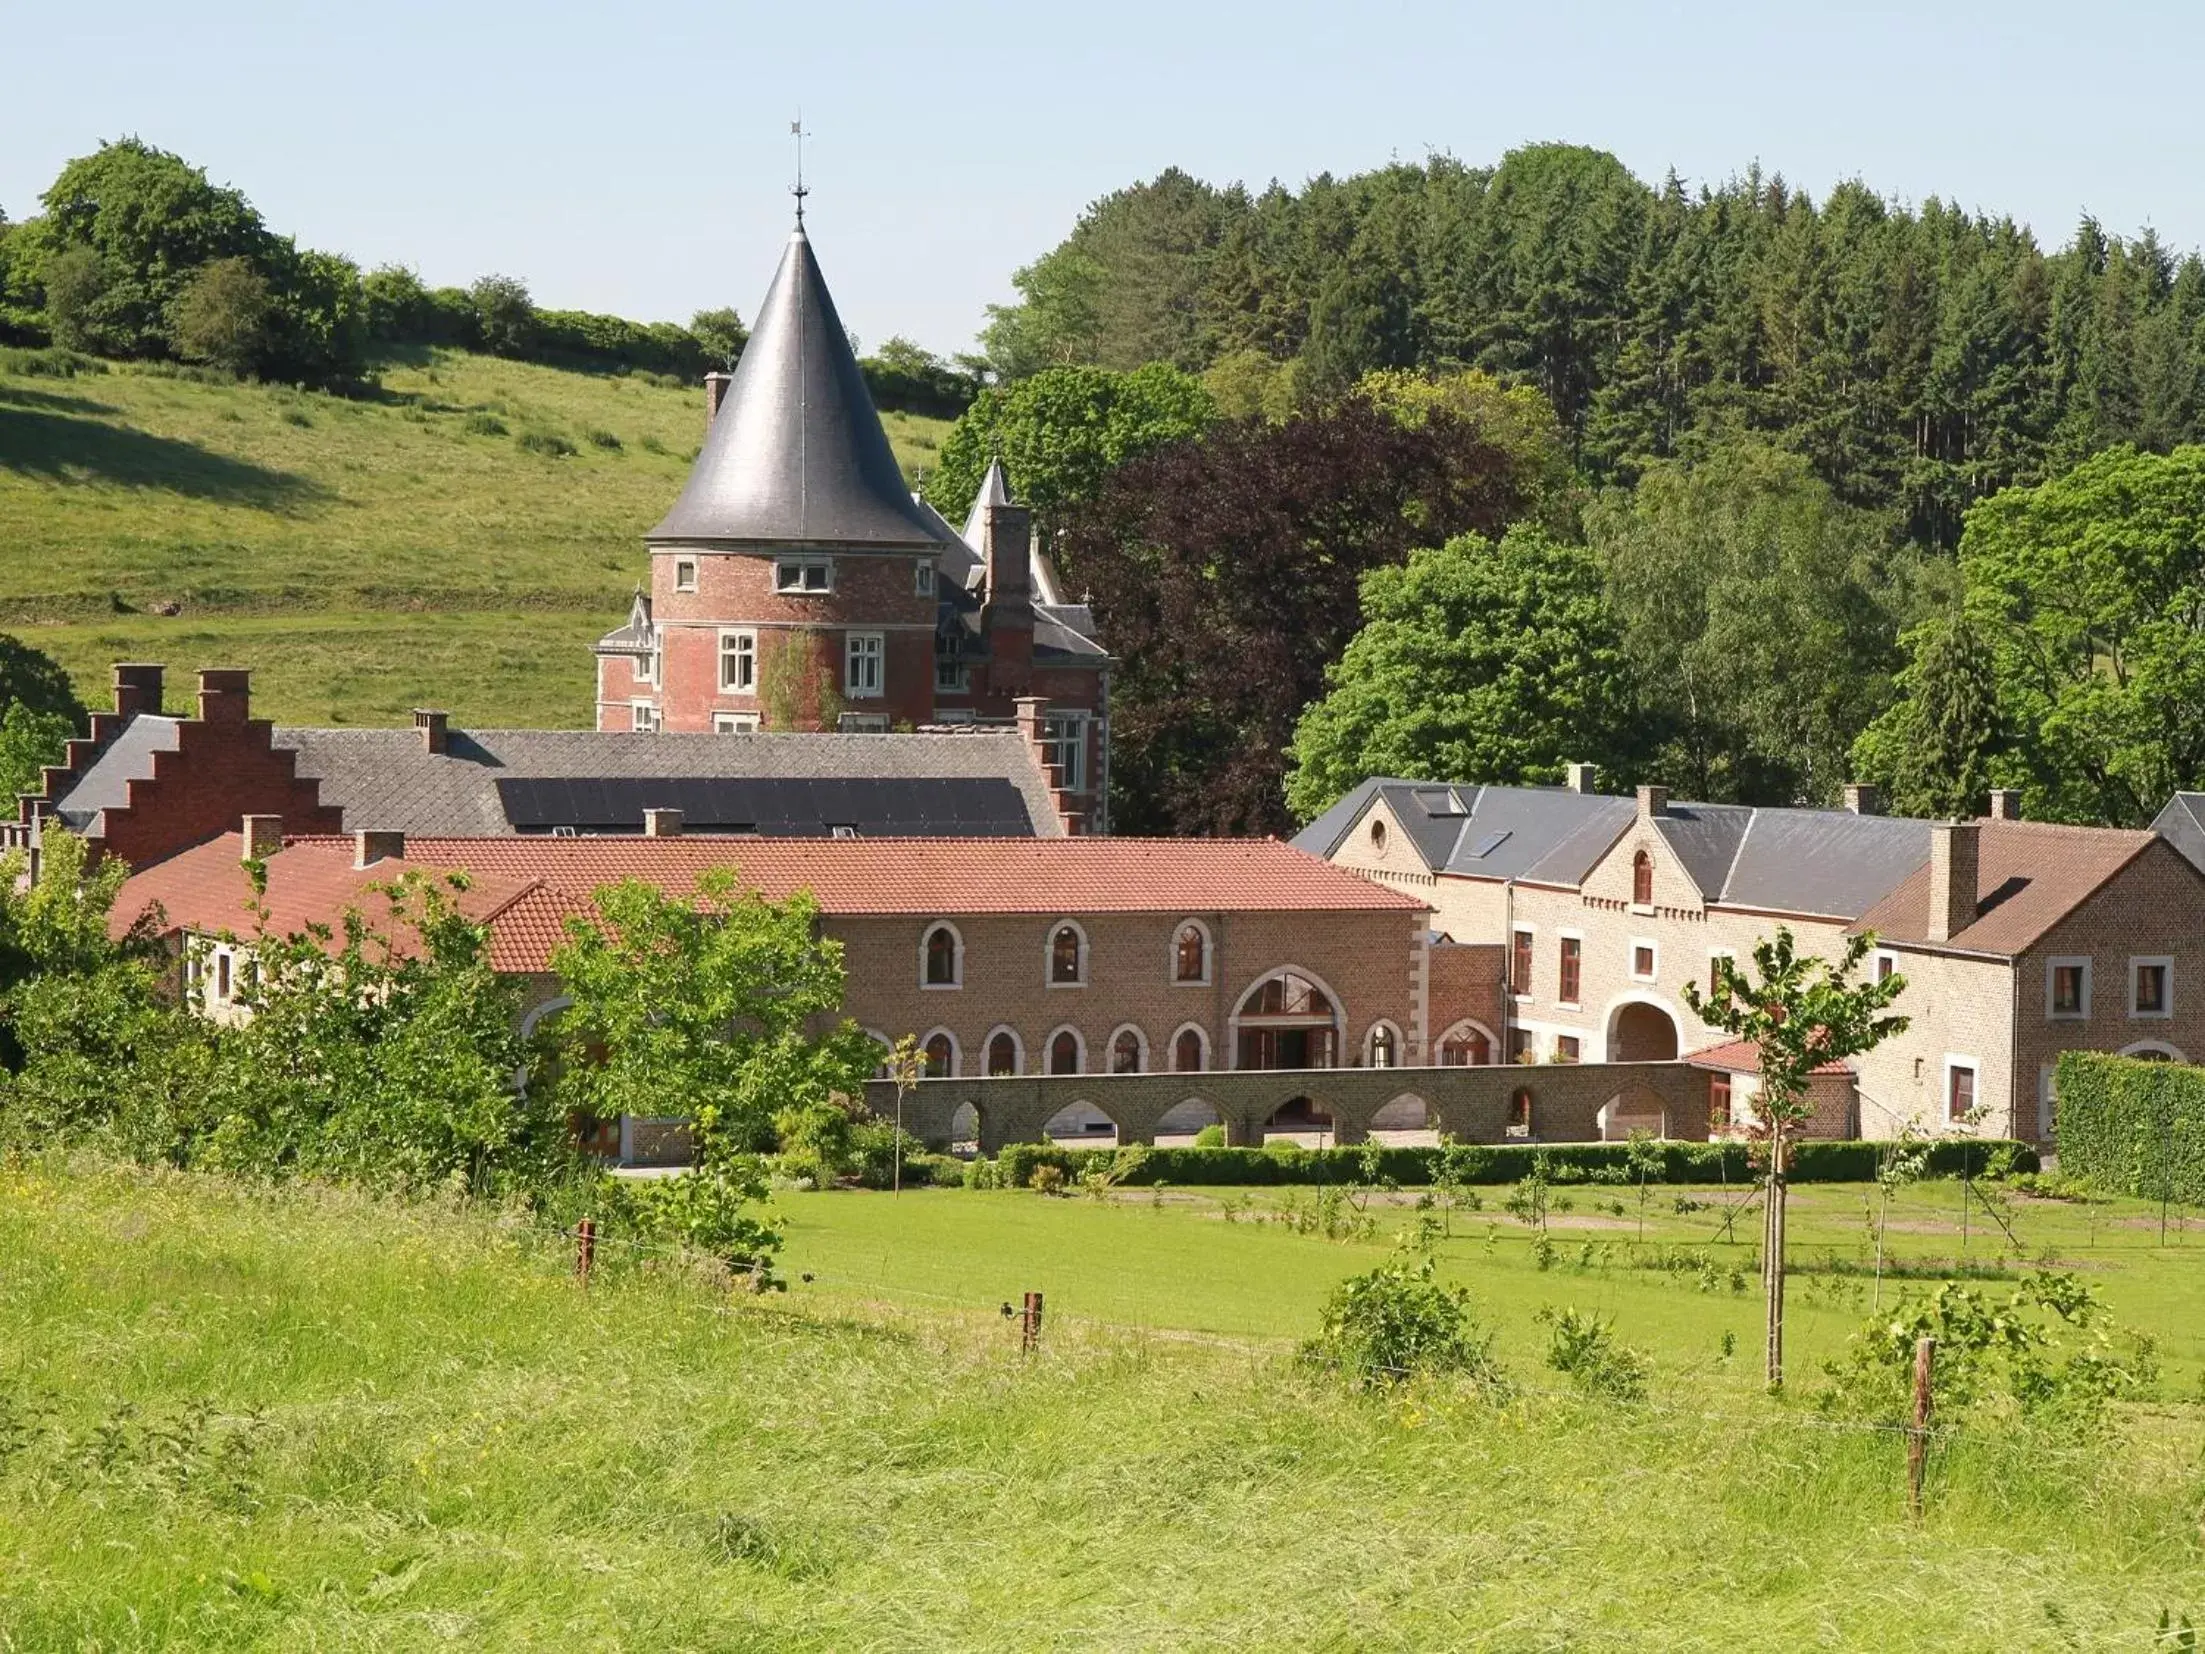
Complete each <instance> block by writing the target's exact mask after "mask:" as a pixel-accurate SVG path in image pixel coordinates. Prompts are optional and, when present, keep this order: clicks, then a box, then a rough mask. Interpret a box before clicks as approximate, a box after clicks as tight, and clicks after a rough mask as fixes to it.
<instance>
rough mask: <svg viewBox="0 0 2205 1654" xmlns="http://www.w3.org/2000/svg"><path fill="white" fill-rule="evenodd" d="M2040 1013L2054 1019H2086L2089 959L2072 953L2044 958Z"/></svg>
mask: <svg viewBox="0 0 2205 1654" xmlns="http://www.w3.org/2000/svg"><path fill="white" fill-rule="evenodd" d="M2044 1014H2045V1016H2046V1017H2047V1018H2049V1019H2050V1020H2051V1021H2054V1022H2088V1021H2089V1020H2090V960H2089V958H2088V956H2087V955H2083V954H2075V955H2072V956H2069V957H2066V958H2058V959H2047V960H2046V961H2045V962H2044Z"/></svg>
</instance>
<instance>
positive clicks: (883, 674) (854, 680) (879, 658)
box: [842, 632, 888, 701]
mask: <svg viewBox="0 0 2205 1654" xmlns="http://www.w3.org/2000/svg"><path fill="white" fill-rule="evenodd" d="M868 645H869V646H870V647H869V648H868V647H866V646H868ZM868 659H869V660H870V661H871V662H872V665H873V671H872V679H873V681H872V682H871V683H870V684H862V683H860V682H858V662H859V661H861V660H868ZM887 692H888V638H887V634H885V633H882V632H845V633H843V634H842V693H843V694H844V695H845V696H847V697H848V698H849V699H851V700H853V701H877V700H879V699H880V698H881V697H882V696H883V695H885V694H886V693H887Z"/></svg>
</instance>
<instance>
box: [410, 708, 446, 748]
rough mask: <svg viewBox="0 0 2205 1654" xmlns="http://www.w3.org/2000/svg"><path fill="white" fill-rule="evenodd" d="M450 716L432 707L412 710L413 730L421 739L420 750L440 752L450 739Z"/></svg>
mask: <svg viewBox="0 0 2205 1654" xmlns="http://www.w3.org/2000/svg"><path fill="white" fill-rule="evenodd" d="M451 721H452V715H451V714H450V713H449V712H445V711H442V710H440V709H439V708H437V707H433V706H417V707H415V708H414V709H413V730H414V733H415V734H416V735H418V736H420V737H421V750H422V751H424V752H442V751H443V750H444V748H445V746H446V744H447V742H448V741H449V739H450V733H451Z"/></svg>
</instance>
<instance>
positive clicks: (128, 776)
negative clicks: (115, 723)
mask: <svg viewBox="0 0 2205 1654" xmlns="http://www.w3.org/2000/svg"><path fill="white" fill-rule="evenodd" d="M180 722H182V720H181V719H177V718H169V717H163V716H162V715H161V714H159V713H154V712H141V713H140V714H139V715H138V716H137V717H135V718H133V719H131V720H130V722H129V723H127V724H125V725H123V727H122V733H121V734H119V735H117V736H116V737H115V739H114V740H112V741H110V742H109V743H108V744H107V748H106V750H105V751H104V752H102V753H101V754H100V755H99V756H98V757H97V758H95V759H93V760H92V762H91V764H90V765H89V766H88V767H87V768H86V770H85V771H84V773H83V774H82V775H80V776H78V777H77V779H76V783H75V785H73V786H72V787H70V789H69V790H68V791H67V792H66V793H63V794H62V795H61V799H60V802H59V803H57V804H56V805H55V807H54V814H55V815H57V816H59V817H60V818H61V824H62V825H63V826H64V827H66V828H68V829H69V831H70V832H72V833H83V832H86V831H88V830H90V828H91V826H92V824H93V822H94V821H95V820H97V819H98V817H99V813H100V811H102V810H105V809H109V808H112V807H114V806H116V805H121V804H127V803H129V802H130V783H131V782H133V781H143V780H146V779H148V778H149V777H151V776H152V774H153V755H154V754H155V753H157V752H174V751H175V750H176V748H177V734H176V726H177V725H178V724H179V723H180Z"/></svg>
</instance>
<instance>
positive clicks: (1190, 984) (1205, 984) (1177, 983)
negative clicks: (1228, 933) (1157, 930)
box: [1164, 914, 1217, 988]
mask: <svg viewBox="0 0 2205 1654" xmlns="http://www.w3.org/2000/svg"><path fill="white" fill-rule="evenodd" d="M1189 925H1192V926H1194V928H1195V929H1196V930H1199V931H1200V932H1201V933H1202V974H1201V975H1200V976H1199V977H1195V976H1181V975H1180V974H1179V933H1180V932H1181V931H1183V930H1185V929H1186V928H1187V927H1188V926H1189ZM1169 946H1170V951H1169V953H1168V954H1167V955H1166V957H1165V960H1164V974H1165V980H1166V981H1168V982H1169V983H1170V984H1171V985H1172V986H1173V987H1175V988H1209V987H1214V986H1216V983H1215V980H1214V979H1215V976H1216V970H1215V965H1216V961H1217V938H1216V937H1215V936H1213V935H1211V934H1210V927H1209V926H1208V924H1206V923H1205V922H1204V921H1202V920H1200V919H1197V918H1195V917H1194V916H1193V915H1192V914H1189V915H1188V916H1187V917H1186V918H1184V919H1181V920H1180V921H1179V922H1178V923H1177V924H1176V925H1173V926H1172V927H1171V941H1170V944H1169Z"/></svg>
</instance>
